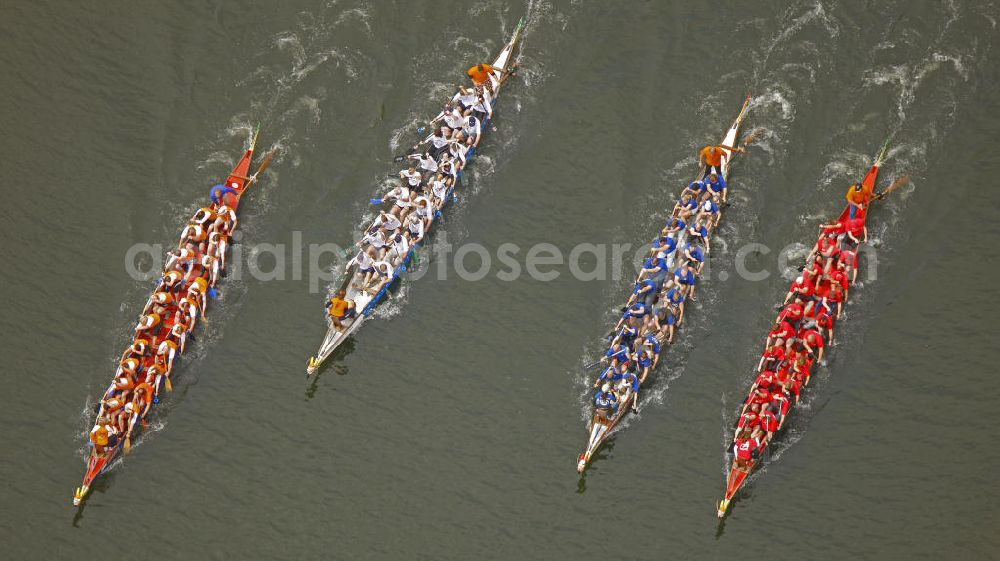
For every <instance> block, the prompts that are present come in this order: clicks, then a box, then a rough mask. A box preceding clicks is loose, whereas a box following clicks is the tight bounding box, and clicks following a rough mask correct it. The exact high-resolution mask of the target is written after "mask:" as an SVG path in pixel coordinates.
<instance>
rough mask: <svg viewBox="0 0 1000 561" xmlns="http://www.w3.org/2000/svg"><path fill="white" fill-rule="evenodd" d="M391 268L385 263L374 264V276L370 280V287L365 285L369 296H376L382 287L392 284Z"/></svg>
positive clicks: (390, 265) (377, 262)
mask: <svg viewBox="0 0 1000 561" xmlns="http://www.w3.org/2000/svg"><path fill="white" fill-rule="evenodd" d="M392 275H393V268H392V264H390V263H388V262H386V261H376V262H375V276H374V278H373V279H372V281H371V282H372V284H371V285H366V288H365V289H364V290H366V291H367V292H369V293H370V294H373V295H374V294H378V292H379V291H380V290H382V287H383V286H385V285H387V284H389V283H390V282H392V279H393V276H392Z"/></svg>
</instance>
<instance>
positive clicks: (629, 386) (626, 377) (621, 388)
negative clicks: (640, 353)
mask: <svg viewBox="0 0 1000 561" xmlns="http://www.w3.org/2000/svg"><path fill="white" fill-rule="evenodd" d="M633 368H634V365H631V366H630V368H629V369H628V370H626V371H625V373H624V374H623V375H622V379H621V380H619V382H618V394H619V395H621V396H622V399H623V400H624V398H625V397H627V396H628V395H629V392H631V393H632V401H631V404H632V406H631V409H632V412H633V413H638V412H639V406H638V402H639V384H640V381H639V376H638V375H637V374H636V373H635V370H634V369H633Z"/></svg>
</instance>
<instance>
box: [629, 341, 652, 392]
mask: <svg viewBox="0 0 1000 561" xmlns="http://www.w3.org/2000/svg"><path fill="white" fill-rule="evenodd" d="M654 358H655V357H653V353H652V352H651V351H650V350H649V349H648V348H647V347H642V348H640V349H639V354H638V355H636V357H635V362H636V364H637V365H638V366H639V371H640V372H642V374H640V375H639V377H638V379H637V380H635V383H634V384H633V388H634V390H633V391H635V392H636V393H638V392H639V384H641V383H642V382H645V381H646V376H648V375H649V370H650V369H651V368H652V367H653V360H654ZM625 380H626V381H628V373H626V374H625ZM629 383H630V384H632V382H629Z"/></svg>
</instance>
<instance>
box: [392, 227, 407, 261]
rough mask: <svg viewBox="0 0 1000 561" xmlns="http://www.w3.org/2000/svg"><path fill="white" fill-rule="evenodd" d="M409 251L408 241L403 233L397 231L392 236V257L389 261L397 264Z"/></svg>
mask: <svg viewBox="0 0 1000 561" xmlns="http://www.w3.org/2000/svg"><path fill="white" fill-rule="evenodd" d="M409 251H410V242H409V241H408V240H407V239H406V236H404V235H403V234H400V233H397V234H396V235H395V236H393V238H392V251H391V253H392V258H391V259H390V262H391V263H393V264H394V265H398V264H400V263H402V262H403V260H404V259H406V254H407V253H409Z"/></svg>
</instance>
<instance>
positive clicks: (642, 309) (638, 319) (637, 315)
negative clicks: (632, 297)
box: [625, 302, 649, 327]
mask: <svg viewBox="0 0 1000 561" xmlns="http://www.w3.org/2000/svg"><path fill="white" fill-rule="evenodd" d="M647 315H649V306H647V305H646V303H645V302H636V303H634V304H632V305H631V306H629V307H628V308H627V309H626V311H625V317H626V321H627V322H628V324H629V325H631V326H633V327H638V326H639V325H642V322H643V320H644V318H645V317H646V316H647Z"/></svg>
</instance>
